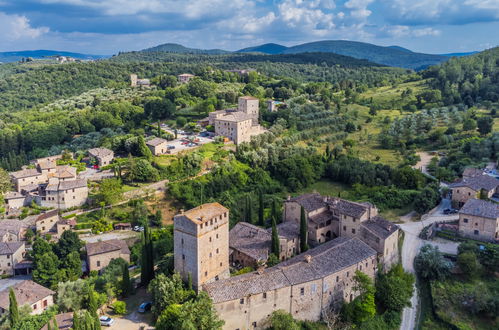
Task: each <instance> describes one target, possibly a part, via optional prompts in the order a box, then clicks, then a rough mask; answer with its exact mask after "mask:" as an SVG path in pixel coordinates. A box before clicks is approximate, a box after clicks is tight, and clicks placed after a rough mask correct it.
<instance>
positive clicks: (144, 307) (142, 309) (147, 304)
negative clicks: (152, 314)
mask: <svg viewBox="0 0 499 330" xmlns="http://www.w3.org/2000/svg"><path fill="white" fill-rule="evenodd" d="M151 307H152V303H151V302H150V301H145V302H143V303H142V304H140V306H139V309H138V312H139V313H145V312H148V311H150V310H151Z"/></svg>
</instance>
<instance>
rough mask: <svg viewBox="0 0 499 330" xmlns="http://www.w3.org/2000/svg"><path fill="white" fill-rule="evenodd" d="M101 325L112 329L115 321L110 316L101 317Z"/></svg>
mask: <svg viewBox="0 0 499 330" xmlns="http://www.w3.org/2000/svg"><path fill="white" fill-rule="evenodd" d="M99 321H100V325H103V326H106V327H110V326H111V325H113V323H114V319H112V318H110V317H109V316H106V315H104V316H101V317H99Z"/></svg>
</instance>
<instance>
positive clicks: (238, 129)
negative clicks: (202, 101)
mask: <svg viewBox="0 0 499 330" xmlns="http://www.w3.org/2000/svg"><path fill="white" fill-rule="evenodd" d="M259 104H260V101H259V100H258V99H257V98H255V97H252V96H242V97H240V98H239V99H238V107H237V109H226V110H218V111H213V112H210V113H209V115H208V123H209V124H210V125H213V126H214V127H215V135H216V136H224V137H226V138H229V139H230V140H231V141H233V142H234V143H235V144H240V143H243V142H249V141H251V137H252V136H255V135H258V134H261V133H264V132H265V129H263V127H261V126H260V125H259V124H258V117H259V113H260V105H259Z"/></svg>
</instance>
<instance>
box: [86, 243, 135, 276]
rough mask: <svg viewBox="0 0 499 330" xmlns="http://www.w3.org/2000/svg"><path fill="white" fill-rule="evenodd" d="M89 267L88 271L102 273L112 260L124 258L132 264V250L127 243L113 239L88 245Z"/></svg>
mask: <svg viewBox="0 0 499 330" xmlns="http://www.w3.org/2000/svg"><path fill="white" fill-rule="evenodd" d="M85 248H86V250H87V266H88V271H90V272H91V271H93V270H95V271H100V270H101V269H102V268H104V267H106V266H107V265H109V263H110V262H111V260H113V259H118V258H122V259H124V260H125V261H126V262H130V249H129V248H128V245H127V244H126V242H125V241H123V240H119V239H111V240H107V241H100V242H95V243H87V244H86V245H85Z"/></svg>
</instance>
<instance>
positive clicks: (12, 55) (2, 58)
mask: <svg viewBox="0 0 499 330" xmlns="http://www.w3.org/2000/svg"><path fill="white" fill-rule="evenodd" d="M57 55H59V56H68V57H73V58H76V59H79V60H99V59H103V58H108V57H109V56H107V55H90V54H80V53H72V52H63V51H58V50H22V51H17V52H0V62H3V63H9V62H18V61H20V60H21V59H23V58H27V57H31V58H34V59H45V58H48V57H52V56H57Z"/></svg>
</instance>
